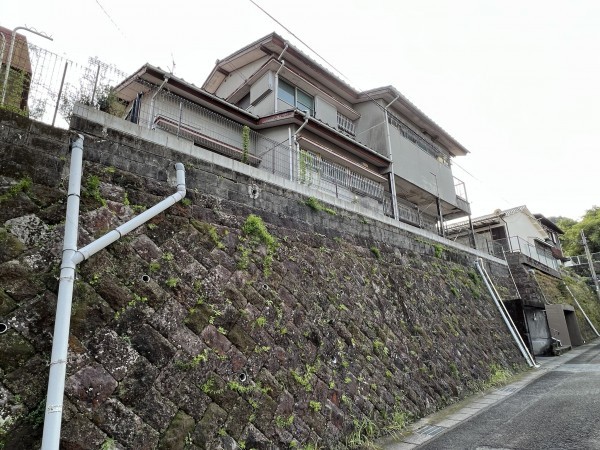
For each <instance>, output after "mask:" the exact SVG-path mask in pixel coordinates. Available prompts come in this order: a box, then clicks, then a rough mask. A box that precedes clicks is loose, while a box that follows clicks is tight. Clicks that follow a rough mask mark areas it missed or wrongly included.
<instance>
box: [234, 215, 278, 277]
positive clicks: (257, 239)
mask: <svg viewBox="0 0 600 450" xmlns="http://www.w3.org/2000/svg"><path fill="white" fill-rule="evenodd" d="M242 234H243V236H244V239H245V240H247V241H248V244H249V245H250V247H251V248H254V247H256V246H257V245H259V244H264V245H265V246H266V248H267V254H266V255H265V257H264V259H263V273H264V275H265V276H269V275H270V274H271V266H272V264H273V258H274V256H275V253H276V252H277V248H279V243H278V242H277V239H275V238H274V237H273V236H272V235H271V234H270V233H269V230H267V227H266V226H265V223H264V222H263V220H262V219H261V218H260V217H259V216H256V215H254V214H250V215H249V216H248V218H247V219H246V221H245V222H244V225H242ZM240 247H241V249H242V256H245V258H243V262H244V263H245V264H244V266H245V267H244V268H246V267H247V264H248V259H247V258H248V257H249V252H250V251H249V250H248V249H247V248H246V247H244V246H240ZM240 261H241V260H240ZM239 264H240V263H238V267H239Z"/></svg>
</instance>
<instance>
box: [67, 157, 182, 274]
mask: <svg viewBox="0 0 600 450" xmlns="http://www.w3.org/2000/svg"><path fill="white" fill-rule="evenodd" d="M175 169H176V170H177V192H176V193H175V194H173V195H171V196H169V197H167V198H165V199H164V200H163V201H161V202H160V203H157V204H156V205H154V206H153V207H152V208H150V209H148V210H146V211H144V212H143V213H141V214H139V215H137V216H135V217H134V218H133V219H131V220H130V221H128V222H125V223H124V224H123V225H121V226H119V227H117V228H115V229H114V230H112V231H109V232H108V233H106V234H105V235H104V236H102V237H101V238H98V239H96V240H95V241H94V242H91V243H90V244H88V245H86V246H85V247H83V248H81V249H79V250H77V252H76V253H75V255H73V261H74V262H75V264H79V263H80V262H82V261H84V260H86V259H88V258H89V257H90V256H92V255H94V254H96V253H98V252H99V251H100V250H102V249H103V248H106V247H108V246H109V245H110V244H112V243H113V242H115V241H116V240H118V239H120V238H121V237H123V236H125V235H126V234H127V233H130V232H131V231H133V230H135V229H136V228H137V227H139V226H140V225H143V224H144V223H146V222H148V221H149V220H150V219H152V218H153V217H154V216H156V215H158V214H160V213H161V212H163V211H164V210H165V209H167V208H169V207H170V206H172V205H174V204H175V203H177V202H178V201H180V200H181V199H183V198H184V197H185V194H186V189H185V169H184V167H183V164H181V163H177V164H175Z"/></svg>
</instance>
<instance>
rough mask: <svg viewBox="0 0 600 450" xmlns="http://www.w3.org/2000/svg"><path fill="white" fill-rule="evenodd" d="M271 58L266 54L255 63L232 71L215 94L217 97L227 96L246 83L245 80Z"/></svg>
mask: <svg viewBox="0 0 600 450" xmlns="http://www.w3.org/2000/svg"><path fill="white" fill-rule="evenodd" d="M268 59H269V57H268V56H265V57H263V58H261V59H259V60H257V61H254V62H253V63H250V64H248V65H246V66H244V67H241V68H240V69H238V70H234V71H233V72H231V73H230V74H229V75H228V76H227V78H225V79H224V80H223V82H222V83H221V85H220V86H219V88H218V89H217V91H216V92H215V94H216V95H217V97H221V98H227V97H229V96H230V95H231V94H233V93H234V92H235V91H236V90H237V89H239V88H240V86H242V85H243V84H244V83H245V80H247V79H248V78H250V77H251V76H252V75H253V74H254V73H255V72H256V71H257V70H258V69H259V68H260V67H261V66H262V65H263V64H264V63H265V62H267V61H268Z"/></svg>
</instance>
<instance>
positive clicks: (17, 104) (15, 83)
mask: <svg viewBox="0 0 600 450" xmlns="http://www.w3.org/2000/svg"><path fill="white" fill-rule="evenodd" d="M12 36H13V32H12V30H9V29H8V28H4V27H1V26H0V61H2V64H1V70H0V96H1V95H4V104H3V105H2V106H3V107H5V108H10V109H15V110H20V111H27V102H28V100H29V89H30V85H31V74H32V72H31V59H30V57H29V47H28V45H27V38H26V37H25V36H23V35H22V34H18V33H17V34H15V44H14V48H13V55H12V59H11V61H10V69H9V76H8V81H7V84H6V86H4V79H5V76H6V75H5V74H6V70H7V65H8V57H9V53H10V46H11V43H12V39H13V37H12Z"/></svg>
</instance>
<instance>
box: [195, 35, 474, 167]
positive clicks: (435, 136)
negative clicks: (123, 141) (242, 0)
mask: <svg viewBox="0 0 600 450" xmlns="http://www.w3.org/2000/svg"><path fill="white" fill-rule="evenodd" d="M265 56H270V57H272V58H273V59H276V60H277V59H279V58H280V57H281V59H282V60H285V61H286V62H289V63H291V64H292V65H293V66H295V67H300V68H302V71H303V72H305V73H306V74H307V75H308V76H310V77H312V78H314V79H317V80H319V83H321V84H322V85H323V86H325V87H327V88H328V89H330V90H331V91H332V92H334V93H335V94H337V95H339V96H340V97H341V98H343V99H344V100H346V101H347V102H349V103H351V104H357V103H363V102H367V101H373V100H377V99H382V100H384V101H385V102H386V104H388V103H390V102H392V100H394V99H396V100H395V101H394V103H393V104H392V105H391V106H390V109H393V110H395V111H398V112H399V113H400V114H401V115H403V116H405V117H406V118H408V119H409V120H411V121H412V122H413V123H414V124H415V125H416V126H417V127H418V128H419V130H418V131H420V132H422V133H425V134H427V135H429V136H430V137H431V138H432V140H433V141H437V142H439V143H441V144H442V145H443V146H444V147H446V148H447V149H448V151H449V152H450V154H451V155H452V156H464V155H466V154H467V153H469V151H468V150H467V149H466V148H465V147H464V146H463V145H461V144H460V143H459V142H458V141H457V140H456V139H454V138H453V137H452V136H451V135H450V134H448V132H446V131H445V130H444V129H443V128H442V127H440V126H439V125H438V124H436V123H435V122H434V121H433V120H432V119H430V118H429V117H427V115H425V114H424V113H423V112H422V111H421V110H420V109H419V108H417V107H416V106H415V105H414V104H413V103H412V102H410V101H409V100H408V99H407V98H406V97H405V96H403V95H402V94H401V93H400V92H399V91H398V90H397V89H396V88H394V87H393V86H386V87H383V88H376V89H371V90H367V91H359V90H357V89H355V88H353V87H352V86H350V85H349V84H347V83H346V82H344V81H343V80H341V79H340V78H339V77H337V76H336V75H334V74H333V73H332V72H330V71H329V70H327V69H326V68H325V67H323V66H322V65H320V64H319V63H317V62H316V61H315V60H313V59H312V58H310V57H308V56H307V55H306V54H304V53H303V52H302V51H301V50H299V49H298V48H296V47H294V46H293V45H291V44H290V43H289V42H288V41H286V40H285V39H284V38H282V37H281V36H279V35H278V34H276V33H271V34H269V35H267V36H265V37H263V38H261V39H258V40H256V41H254V42H252V43H251V44H248V45H247V46H245V47H243V48H241V49H239V50H237V51H236V52H234V53H232V54H231V55H229V56H227V57H225V58H224V59H222V60H218V61H217V62H216V65H215V67H214V68H213V70H212V71H211V73H210V74H209V76H208V78H207V79H206V81H205V82H204V84H203V85H202V88H203V89H205V90H206V91H207V92H210V93H212V94H214V93H215V92H216V91H217V89H218V87H219V86H220V85H221V83H222V82H223V81H224V80H225V79H226V78H227V76H228V75H229V74H230V73H231V72H233V71H235V70H237V69H239V68H241V67H244V66H245V65H247V64H250V63H252V62H255V61H258V60H260V59H261V58H264V57H265Z"/></svg>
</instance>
